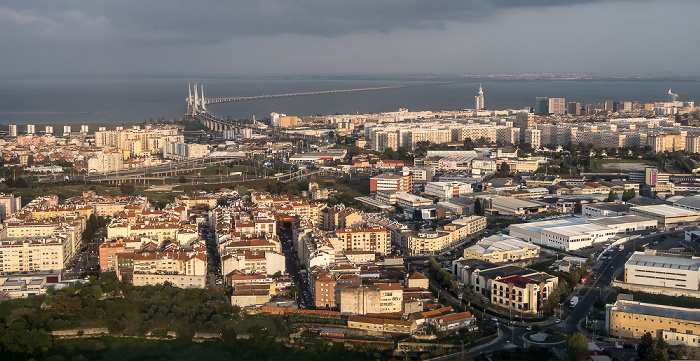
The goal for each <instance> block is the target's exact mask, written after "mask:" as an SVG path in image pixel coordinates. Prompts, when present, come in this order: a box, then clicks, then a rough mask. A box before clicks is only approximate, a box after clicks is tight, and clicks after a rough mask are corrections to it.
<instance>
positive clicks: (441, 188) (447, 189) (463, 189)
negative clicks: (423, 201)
mask: <svg viewBox="0 0 700 361" xmlns="http://www.w3.org/2000/svg"><path fill="white" fill-rule="evenodd" d="M471 192H472V186H471V185H470V184H467V183H461V182H427V183H426V184H425V194H427V195H429V196H433V197H438V198H440V199H450V198H455V197H459V196H460V195H461V194H467V193H471Z"/></svg>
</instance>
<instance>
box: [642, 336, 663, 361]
mask: <svg viewBox="0 0 700 361" xmlns="http://www.w3.org/2000/svg"><path fill="white" fill-rule="evenodd" d="M637 356H638V360H640V361H668V359H669V356H668V344H667V343H666V342H665V341H664V340H660V339H656V338H654V336H652V335H651V333H649V332H647V333H645V334H644V335H643V336H642V342H641V343H640V344H639V347H638V348H637Z"/></svg>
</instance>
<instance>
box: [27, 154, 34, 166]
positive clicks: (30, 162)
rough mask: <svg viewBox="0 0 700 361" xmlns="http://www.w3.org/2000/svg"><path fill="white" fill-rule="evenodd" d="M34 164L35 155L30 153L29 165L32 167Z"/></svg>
mask: <svg viewBox="0 0 700 361" xmlns="http://www.w3.org/2000/svg"><path fill="white" fill-rule="evenodd" d="M32 164H34V156H33V155H31V154H30V155H29V156H28V157H27V165H28V166H30V167H31V166H32Z"/></svg>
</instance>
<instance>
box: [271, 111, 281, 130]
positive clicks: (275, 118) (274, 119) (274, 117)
mask: <svg viewBox="0 0 700 361" xmlns="http://www.w3.org/2000/svg"><path fill="white" fill-rule="evenodd" d="M283 116H285V114H278V113H274V112H273V113H270V126H273V127H279V126H280V117H283Z"/></svg>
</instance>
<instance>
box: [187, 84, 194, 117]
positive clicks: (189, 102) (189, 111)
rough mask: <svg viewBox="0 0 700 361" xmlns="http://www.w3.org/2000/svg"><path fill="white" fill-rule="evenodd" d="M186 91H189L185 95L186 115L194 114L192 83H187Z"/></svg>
mask: <svg viewBox="0 0 700 361" xmlns="http://www.w3.org/2000/svg"><path fill="white" fill-rule="evenodd" d="M187 92H188V93H189V95H188V96H187V115H194V111H193V109H194V107H193V105H194V104H192V83H187Z"/></svg>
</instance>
